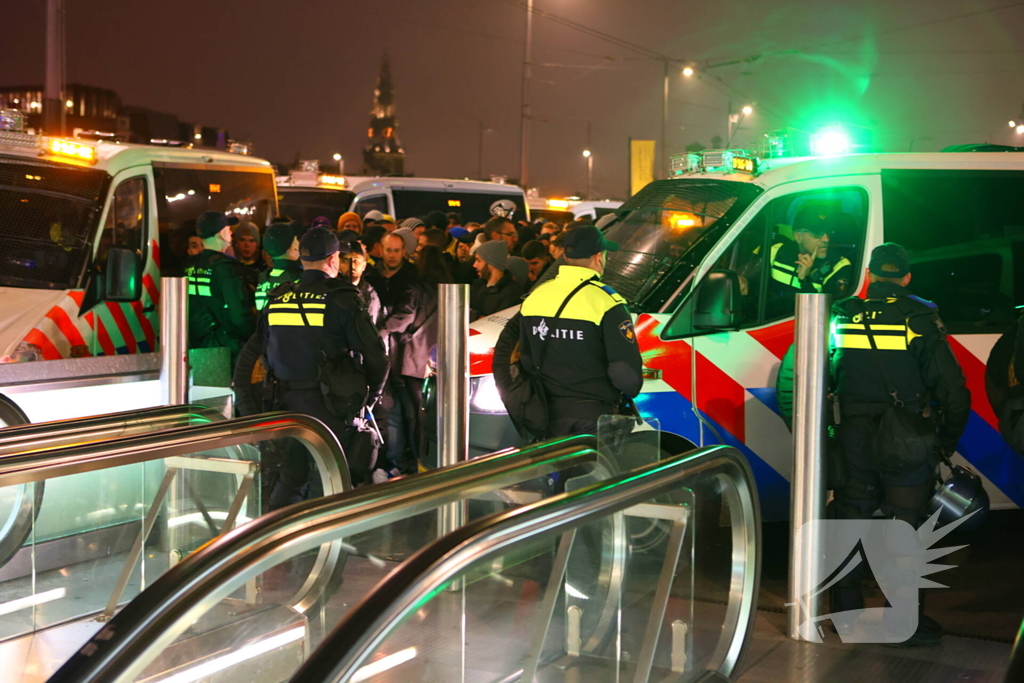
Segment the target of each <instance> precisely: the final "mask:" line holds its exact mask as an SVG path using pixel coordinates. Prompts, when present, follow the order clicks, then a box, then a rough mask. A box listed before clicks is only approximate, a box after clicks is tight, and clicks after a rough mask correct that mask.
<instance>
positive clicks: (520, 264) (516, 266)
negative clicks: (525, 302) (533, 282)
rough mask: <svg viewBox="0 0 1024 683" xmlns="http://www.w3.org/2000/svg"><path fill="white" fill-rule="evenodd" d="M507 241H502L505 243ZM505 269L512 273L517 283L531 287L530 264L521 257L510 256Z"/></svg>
mask: <svg viewBox="0 0 1024 683" xmlns="http://www.w3.org/2000/svg"><path fill="white" fill-rule="evenodd" d="M504 241H505V240H502V242H504ZM505 268H506V269H507V270H508V272H510V273H512V277H514V278H515V279H516V282H518V283H519V284H521V285H523V286H524V287H528V286H529V285H530V264H528V263H527V262H526V261H525V260H524V259H522V258H520V257H519V256H509V257H508V260H507V261H506V262H505Z"/></svg>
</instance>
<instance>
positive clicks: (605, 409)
mask: <svg viewBox="0 0 1024 683" xmlns="http://www.w3.org/2000/svg"><path fill="white" fill-rule="evenodd" d="M488 244H489V243H488ZM484 246H486V245H484ZM481 248H482V247H481ZM618 248H619V245H617V244H616V243H615V242H610V241H608V240H606V239H605V238H604V235H602V234H601V231H600V230H598V229H597V228H595V227H594V226H592V225H590V226H584V227H578V228H576V229H575V230H573V231H571V232H570V233H569V234H568V235H567V237H566V241H565V264H564V265H562V266H561V267H560V268H559V270H558V275H556V276H555V278H554V279H552V280H548V281H547V282H544V283H543V284H540V285H537V286H536V287H534V289H533V291H532V293H531V294H530V295H529V296H528V297H527V298H526V300H525V301H524V302H523V306H522V308H521V309H520V312H519V314H517V315H516V317H514V318H513V319H512V320H511V321H509V326H511V330H510V331H509V333H510V334H511V333H515V331H516V329H517V328H518V334H519V350H520V362H521V365H522V368H523V369H524V371H525V372H527V373H530V374H532V375H535V376H536V377H538V378H539V379H540V381H541V383H542V384H543V386H544V389H545V393H546V395H547V402H548V411H549V418H548V425H547V430H546V433H545V434H537V435H536V436H543V437H545V438H546V437H555V436H565V435H568V434H581V433H582V434H596V433H597V421H598V419H599V418H600V417H601V416H602V415H616V414H622V413H623V412H624V410H625V408H624V406H625V405H626V404H628V403H629V402H630V401H631V399H633V397H635V396H636V395H637V394H639V393H640V388H641V386H642V385H643V375H642V372H641V368H642V366H643V363H642V361H641V358H640V348H639V346H638V345H637V341H636V333H635V332H634V330H633V319H632V317H631V316H630V314H629V310H628V309H627V308H626V301H625V300H624V299H623V298H622V297H621V296H619V295H618V294H616V293H615V291H614V290H613V289H612V288H611V287H609V286H608V285H604V284H602V283H601V275H603V274H604V265H605V258H606V255H607V253H608V252H609V251H617V250H618ZM478 253H479V250H478ZM503 336H504V335H503ZM495 362H498V359H497V358H496V359H495Z"/></svg>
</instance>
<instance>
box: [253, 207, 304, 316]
mask: <svg viewBox="0 0 1024 683" xmlns="http://www.w3.org/2000/svg"><path fill="white" fill-rule="evenodd" d="M263 249H264V251H266V252H267V254H269V255H270V258H271V260H272V261H273V263H274V267H273V268H270V269H269V270H264V271H263V272H262V273H260V276H259V281H258V283H257V285H256V310H257V311H262V310H263V309H264V307H266V305H267V295H268V294H270V292H271V290H273V289H274V288H275V287H277V286H278V285H280V284H283V283H285V282H297V281H298V279H299V277H300V276H301V275H302V266H300V265H299V238H298V237H297V236H296V235H295V230H294V229H293V228H292V226H291V225H289V224H287V223H274V224H273V225H271V226H270V227H269V228H267V233H266V234H265V235H264V236H263Z"/></svg>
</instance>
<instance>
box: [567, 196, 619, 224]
mask: <svg viewBox="0 0 1024 683" xmlns="http://www.w3.org/2000/svg"><path fill="white" fill-rule="evenodd" d="M620 206H622V202H616V201H612V200H611V199H602V200H600V201H593V202H591V201H586V202H579V203H578V204H576V205H575V206H574V207H572V219H573V220H574V221H578V220H580V219H581V218H589V219H590V222H591V223H596V222H597V221H598V220H599V219H601V218H604V217H605V216H607V215H608V214H610V213H614V212H615V210H616V209H617V208H619V207H620Z"/></svg>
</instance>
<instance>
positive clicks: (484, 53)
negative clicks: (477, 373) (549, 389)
mask: <svg viewBox="0 0 1024 683" xmlns="http://www.w3.org/2000/svg"><path fill="white" fill-rule="evenodd" d="M535 6H536V8H537V9H538V10H543V11H546V12H549V13H551V14H553V15H557V16H559V17H564V18H566V19H569V20H571V21H574V22H577V23H579V24H582V25H585V26H587V27H589V28H593V29H596V30H598V31H602V32H605V33H608V34H611V35H613V36H615V37H617V38H621V39H623V40H625V41H629V42H631V43H636V44H640V45H643V46H644V47H646V48H648V49H650V50H654V51H657V52H659V53H662V54H665V55H669V56H672V57H675V58H679V59H688V60H694V61H695V62H697V66H698V68H699V67H700V65H701V64H702V63H717V62H722V61H730V60H735V59H741V58H745V57H750V56H755V55H764V54H767V56H764V57H762V58H760V59H758V60H755V61H752V62H745V63H743V64H740V65H732V66H724V67H719V68H716V69H714V70H712V71H710V72H708V73H707V74H705V75H703V76H702V77H701V78H699V79H698V78H693V79H684V78H683V77H682V76H681V75H678V74H677V75H676V76H675V77H674V78H673V82H672V97H671V109H670V118H669V121H670V125H669V142H670V147H671V150H672V151H682V148H683V147H684V146H685V145H686V144H688V143H691V142H700V143H702V144H704V145H710V144H711V138H712V136H714V135H721V136H725V134H726V130H725V129H726V121H727V108H728V106H729V103H730V102H731V103H732V105H733V107H734V109H739V107H741V106H742V105H744V104H747V103H753V104H754V106H755V107H756V111H755V114H754V115H753V116H752V117H750V118H748V119H747V121H746V122H745V124H744V128H749V129H750V130H743V131H741V132H740V133H739V135H738V136H737V137H736V142H737V143H739V144H742V143H744V142H745V141H748V140H750V139H751V136H752V135H753V134H755V131H760V130H767V129H771V128H776V127H783V126H795V127H802V128H811V127H814V126H815V125H817V124H819V123H825V122H828V121H836V120H841V121H845V122H848V123H854V124H860V125H864V126H867V127H870V128H871V129H872V130H873V133H874V143H875V146H876V147H877V148H878V149H879V150H880V151H907V150H908V149H909V148H910V146H911V144H913V149H914V150H915V151H936V150H938V149H941V148H942V147H944V146H946V145H948V144H954V143H965V142H978V141H984V140H991V141H993V142H1000V143H1012V142H1013V141H1014V139H1015V138H1017V137H1018V136H1017V135H1015V134H1014V133H1013V131H1011V130H1010V129H1009V127H1008V126H1007V120H1008V119H1011V118H1017V117H1021V118H1024V115H1022V113H1021V107H1022V101H1024V60H1022V51H1024V45H1022V43H1024V2H1017V3H1013V2H1009V1H1007V0H975V1H966V0H889V1H883V0H864V1H863V2H859V3H856V4H854V3H851V2H826V1H822V0H816V1H802V2H773V1H772V0H747V1H731V2H730V1H728V0H723V1H721V2H709V1H707V0H704V1H699V2H698V1H696V0H690V1H680V0H535ZM44 8H45V3H44V2H42V0H36V1H35V2H19V3H14V2H8V3H7V5H6V6H5V7H4V10H3V17H4V18H3V22H4V30H3V34H4V41H3V48H2V49H0V83H3V84H7V85H20V84H25V85H28V84H33V83H39V84H41V83H42V81H43V40H44V11H45V10H44ZM995 8H1003V9H995ZM986 10H995V11H986ZM955 17H958V18H955ZM950 18H955V19H952V20H947V19H950ZM524 22H525V11H524V10H523V9H522V8H521V7H518V6H517V0H430V1H427V2H424V1H423V0H415V1H414V0H393V1H390V2H389V1H386V0H384V1H381V2H326V1H324V0H303V1H302V2H297V3H283V2H269V1H267V0H247V1H246V2H216V1H212V2H211V1H209V0H202V1H201V0H179V1H178V2H173V3H172V2H161V1H160V0H151V1H150V2H138V1H137V0H133V1H129V0H89V1H88V2H83V1H81V0H79V1H77V2H75V1H69V2H67V77H68V80H69V81H74V82H80V83H85V84H89V85H95V86H100V87H106V88H111V89H113V90H115V91H117V92H118V94H119V95H120V96H121V98H122V101H123V102H124V103H126V104H131V105H137V106H144V107H149V108H152V109H156V110H159V111H166V112H170V113H174V114H176V115H178V116H179V117H180V118H181V119H182V120H185V121H192V122H195V123H202V124H204V125H214V126H224V127H226V128H228V129H229V131H231V134H232V135H233V136H234V137H236V138H249V139H251V140H253V141H254V142H255V143H256V145H257V153H258V154H259V155H260V156H264V157H266V158H269V159H271V160H273V161H290V160H291V159H293V158H294V157H295V155H296V152H298V153H300V155H301V157H302V158H317V157H320V158H323V159H329V157H330V155H331V154H332V153H334V152H341V153H342V154H344V155H345V157H346V160H347V163H348V168H347V169H346V170H348V171H349V172H350V173H351V172H353V171H355V172H358V170H359V166H360V164H361V149H362V144H363V140H364V137H365V135H366V128H367V123H368V112H369V110H370V107H371V104H372V97H373V88H374V85H375V82H376V78H377V73H378V70H379V66H380V60H381V55H382V53H383V52H384V50H385V49H386V50H388V51H389V52H390V54H391V60H392V72H393V76H394V81H395V86H396V100H397V106H398V115H399V136H400V138H401V140H402V143H403V145H404V146H405V148H406V151H407V153H408V157H407V162H406V169H407V171H408V172H412V173H415V174H416V175H418V176H437V177H464V176H467V175H468V176H475V175H476V173H477V149H478V147H477V144H478V129H479V125H480V124H479V122H480V121H481V120H482V121H483V122H484V125H485V126H486V128H487V129H489V131H488V132H487V133H486V134H485V139H484V164H483V170H484V173H485V174H488V175H489V174H504V175H509V176H516V175H518V168H519V106H520V77H521V62H522V52H523V34H524ZM791 51H797V52H796V53H792V54H778V53H789V52H791ZM533 61H534V63H535V64H537V66H535V68H534V82H533V86H532V97H531V100H532V102H533V115H534V117H535V118H536V119H538V120H537V121H535V122H534V123H533V124H532V129H531V130H532V135H531V147H532V154H531V163H530V169H531V183H530V184H531V185H533V186H539V187H540V189H541V191H542V193H543V194H545V195H548V196H557V195H562V194H567V193H571V192H583V191H584V189H585V187H586V166H585V162H584V160H583V158H582V156H581V152H582V150H583V149H584V148H585V147H586V146H587V144H588V141H587V126H588V123H590V124H591V130H592V133H591V135H592V139H591V141H590V147H591V148H592V149H593V151H594V186H595V194H597V195H600V196H608V197H619V198H623V197H624V195H625V194H626V192H627V190H626V184H627V154H626V151H627V144H628V139H629V138H630V137H634V138H648V139H657V138H658V136H659V134H660V126H661V88H662V68H663V67H662V64H661V63H660V62H656V61H652V60H651V59H650V58H648V57H645V56H643V55H641V54H638V53H636V52H633V51H631V50H629V49H627V48H625V47H623V46H620V45H614V44H611V43H608V42H605V41H603V40H600V39H598V38H595V37H593V36H589V35H585V34H584V33H582V32H580V31H577V30H574V29H572V28H569V27H567V26H564V25H561V24H559V23H557V22H555V21H552V20H550V19H547V18H544V17H541V16H535V19H534V57H533ZM719 79H721V80H719ZM1019 137H1021V138H1022V139H1021V140H1020V142H1018V143H1017V144H1024V136H1019Z"/></svg>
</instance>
